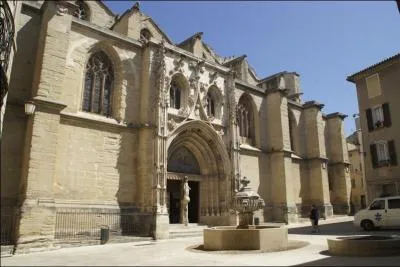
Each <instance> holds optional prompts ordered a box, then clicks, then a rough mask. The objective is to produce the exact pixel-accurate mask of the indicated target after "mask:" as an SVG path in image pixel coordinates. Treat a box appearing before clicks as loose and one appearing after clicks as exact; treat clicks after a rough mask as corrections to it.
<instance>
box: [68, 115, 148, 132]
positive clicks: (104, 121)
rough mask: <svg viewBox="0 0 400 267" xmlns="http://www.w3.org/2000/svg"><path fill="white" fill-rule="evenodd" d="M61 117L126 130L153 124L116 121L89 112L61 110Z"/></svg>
mask: <svg viewBox="0 0 400 267" xmlns="http://www.w3.org/2000/svg"><path fill="white" fill-rule="evenodd" d="M61 118H62V119H66V120H72V121H82V122H84V123H94V124H97V125H102V126H107V127H111V128H116V129H123V130H128V131H136V130H139V129H147V128H149V129H153V128H155V126H154V125H151V124H125V123H118V122H117V121H116V120H115V119H112V118H106V117H102V116H100V115H96V114H90V113H85V112H78V113H71V112H66V111H64V112H61Z"/></svg>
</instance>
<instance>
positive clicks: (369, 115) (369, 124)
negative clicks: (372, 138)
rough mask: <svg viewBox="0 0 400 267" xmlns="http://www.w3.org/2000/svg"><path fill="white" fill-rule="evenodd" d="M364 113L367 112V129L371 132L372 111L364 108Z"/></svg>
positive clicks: (372, 128) (372, 127)
mask: <svg viewBox="0 0 400 267" xmlns="http://www.w3.org/2000/svg"><path fill="white" fill-rule="evenodd" d="M366 114H367V124H368V131H369V132H371V131H372V130H374V125H373V122H372V111H371V109H370V108H369V109H367V110H366Z"/></svg>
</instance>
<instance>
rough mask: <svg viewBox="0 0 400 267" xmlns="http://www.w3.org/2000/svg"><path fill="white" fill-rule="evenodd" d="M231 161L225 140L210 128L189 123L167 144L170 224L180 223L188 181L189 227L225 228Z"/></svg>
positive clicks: (167, 195) (227, 213)
mask: <svg viewBox="0 0 400 267" xmlns="http://www.w3.org/2000/svg"><path fill="white" fill-rule="evenodd" d="M229 166H230V163H229V157H228V154H227V151H226V148H225V145H224V144H223V142H222V138H221V137H220V136H218V134H217V133H216V132H215V131H214V130H213V129H212V128H211V127H210V126H208V125H207V124H205V123H204V122H201V121H190V122H187V123H184V124H183V125H182V126H180V127H179V128H177V129H175V131H174V132H173V134H172V135H171V137H170V138H169V140H168V159H167V171H168V175H167V194H166V198H167V199H166V203H167V207H168V212H169V219H170V223H171V224H174V223H175V224H176V223H181V209H180V200H181V198H182V184H183V178H184V177H185V176H187V177H188V180H189V187H190V188H191V190H190V192H189V197H190V202H189V206H188V217H189V223H200V224H208V225H218V224H226V223H227V220H226V219H227V217H229V212H228V211H229V206H228V205H229V199H231V184H230V183H231V181H230V179H229V175H230V167H229Z"/></svg>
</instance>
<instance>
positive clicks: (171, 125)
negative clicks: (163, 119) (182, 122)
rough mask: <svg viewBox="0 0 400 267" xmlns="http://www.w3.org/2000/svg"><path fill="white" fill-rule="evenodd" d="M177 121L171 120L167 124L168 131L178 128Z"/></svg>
mask: <svg viewBox="0 0 400 267" xmlns="http://www.w3.org/2000/svg"><path fill="white" fill-rule="evenodd" d="M176 125H177V123H176V121H175V120H174V119H170V120H169V121H168V123H167V126H168V130H170V131H173V130H174V129H175V128H176Z"/></svg>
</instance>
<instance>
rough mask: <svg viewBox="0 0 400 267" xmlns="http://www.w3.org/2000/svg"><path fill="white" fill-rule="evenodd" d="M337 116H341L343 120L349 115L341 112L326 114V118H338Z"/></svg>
mask: <svg viewBox="0 0 400 267" xmlns="http://www.w3.org/2000/svg"><path fill="white" fill-rule="evenodd" d="M337 117H338V118H340V119H341V120H344V119H345V118H346V117H347V115H346V114H343V113H341V112H334V113H329V114H328V115H325V118H326V119H327V120H329V119H332V118H337Z"/></svg>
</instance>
